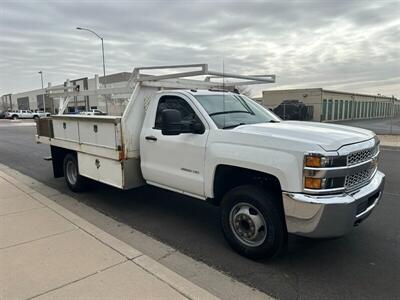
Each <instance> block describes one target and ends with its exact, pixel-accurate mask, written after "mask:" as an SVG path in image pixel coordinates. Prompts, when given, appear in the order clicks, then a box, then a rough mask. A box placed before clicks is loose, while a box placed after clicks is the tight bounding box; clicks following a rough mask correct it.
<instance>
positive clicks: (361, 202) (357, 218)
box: [283, 171, 385, 238]
mask: <svg viewBox="0 0 400 300" xmlns="http://www.w3.org/2000/svg"><path fill="white" fill-rule="evenodd" d="M384 185H385V175H384V174H383V173H381V172H379V171H377V172H376V174H375V176H374V177H373V178H372V180H371V181H370V183H369V184H368V185H366V186H364V187H362V188H361V189H359V190H358V191H356V192H353V193H343V194H338V195H324V196H316V195H307V194H300V193H283V206H284V210H285V218H286V226H287V229H288V232H290V233H294V234H297V235H302V236H307V237H313V238H323V237H336V236H342V235H344V234H346V233H347V232H348V231H349V230H351V228H353V227H354V226H357V225H358V224H359V223H360V222H361V221H363V220H365V219H366V218H367V217H368V216H369V215H370V214H371V212H372V211H373V209H374V208H375V207H376V205H377V204H378V202H379V200H380V199H381V197H382V193H383V187H384Z"/></svg>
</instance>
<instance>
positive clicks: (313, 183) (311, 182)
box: [304, 177, 322, 190]
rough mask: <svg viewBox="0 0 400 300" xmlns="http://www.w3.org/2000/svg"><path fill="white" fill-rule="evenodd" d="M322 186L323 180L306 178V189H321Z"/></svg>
mask: <svg viewBox="0 0 400 300" xmlns="http://www.w3.org/2000/svg"><path fill="white" fill-rule="evenodd" d="M321 186H322V179H321V178H312V177H306V178H305V182H304V187H305V188H307V189H314V190H315V189H320V188H321Z"/></svg>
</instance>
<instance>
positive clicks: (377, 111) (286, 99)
mask: <svg viewBox="0 0 400 300" xmlns="http://www.w3.org/2000/svg"><path fill="white" fill-rule="evenodd" d="M257 101H258V102H260V103H261V104H262V105H264V106H265V107H268V108H270V109H272V110H274V111H279V112H280V113H279V114H280V115H282V116H284V118H285V119H292V118H291V117H290V114H289V112H291V111H293V107H294V106H297V107H305V108H306V109H304V111H305V115H306V117H305V118H301V119H307V120H312V121H318V122H319V121H321V122H324V121H341V120H357V119H370V118H388V117H398V116H400V101H399V100H398V99H396V98H393V97H386V96H381V95H366V94H359V93H348V92H340V91H332V90H325V89H322V88H312V89H289V90H269V91H263V94H262V98H258V99H257Z"/></svg>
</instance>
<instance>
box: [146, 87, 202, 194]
mask: <svg viewBox="0 0 400 300" xmlns="http://www.w3.org/2000/svg"><path fill="white" fill-rule="evenodd" d="M164 109H177V110H179V111H180V112H181V115H182V120H183V121H187V122H190V121H195V122H201V124H203V126H204V129H205V130H204V132H203V133H181V134H179V135H163V134H162V132H161V121H162V120H161V113H162V111H163V110H164ZM147 113H148V114H149V113H150V114H151V115H152V116H155V118H154V117H153V118H151V117H150V115H149V118H150V119H151V120H150V119H149V120H148V121H147V122H145V124H144V127H143V130H142V134H141V141H140V155H141V168H142V172H143V176H144V178H145V179H146V180H147V181H148V182H149V183H150V184H151V183H153V184H156V185H162V186H165V187H167V188H168V187H169V188H172V189H175V190H179V191H183V192H187V193H189V194H193V195H197V196H200V197H202V196H203V195H204V160H205V146H206V141H207V136H208V130H209V128H208V124H207V123H206V122H205V120H204V119H203V118H202V116H201V114H200V113H199V112H198V111H197V108H196V106H195V105H194V104H193V103H192V102H191V100H190V99H188V98H186V97H185V96H183V95H179V96H178V95H164V96H161V97H160V99H159V101H158V104H157V108H156V111H155V112H154V111H153V112H149V111H148V112H147ZM150 122H151V124H150Z"/></svg>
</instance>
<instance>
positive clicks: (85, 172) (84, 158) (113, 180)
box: [78, 152, 123, 189]
mask: <svg viewBox="0 0 400 300" xmlns="http://www.w3.org/2000/svg"><path fill="white" fill-rule="evenodd" d="M78 165H79V173H80V174H81V175H82V176H85V177H89V178H91V179H93V180H96V181H100V182H103V183H105V184H109V185H112V186H115V187H117V188H120V189H122V188H123V175H122V172H123V170H122V165H121V162H120V161H118V160H113V159H109V158H104V157H100V156H95V155H91V154H85V153H82V152H78Z"/></svg>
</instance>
